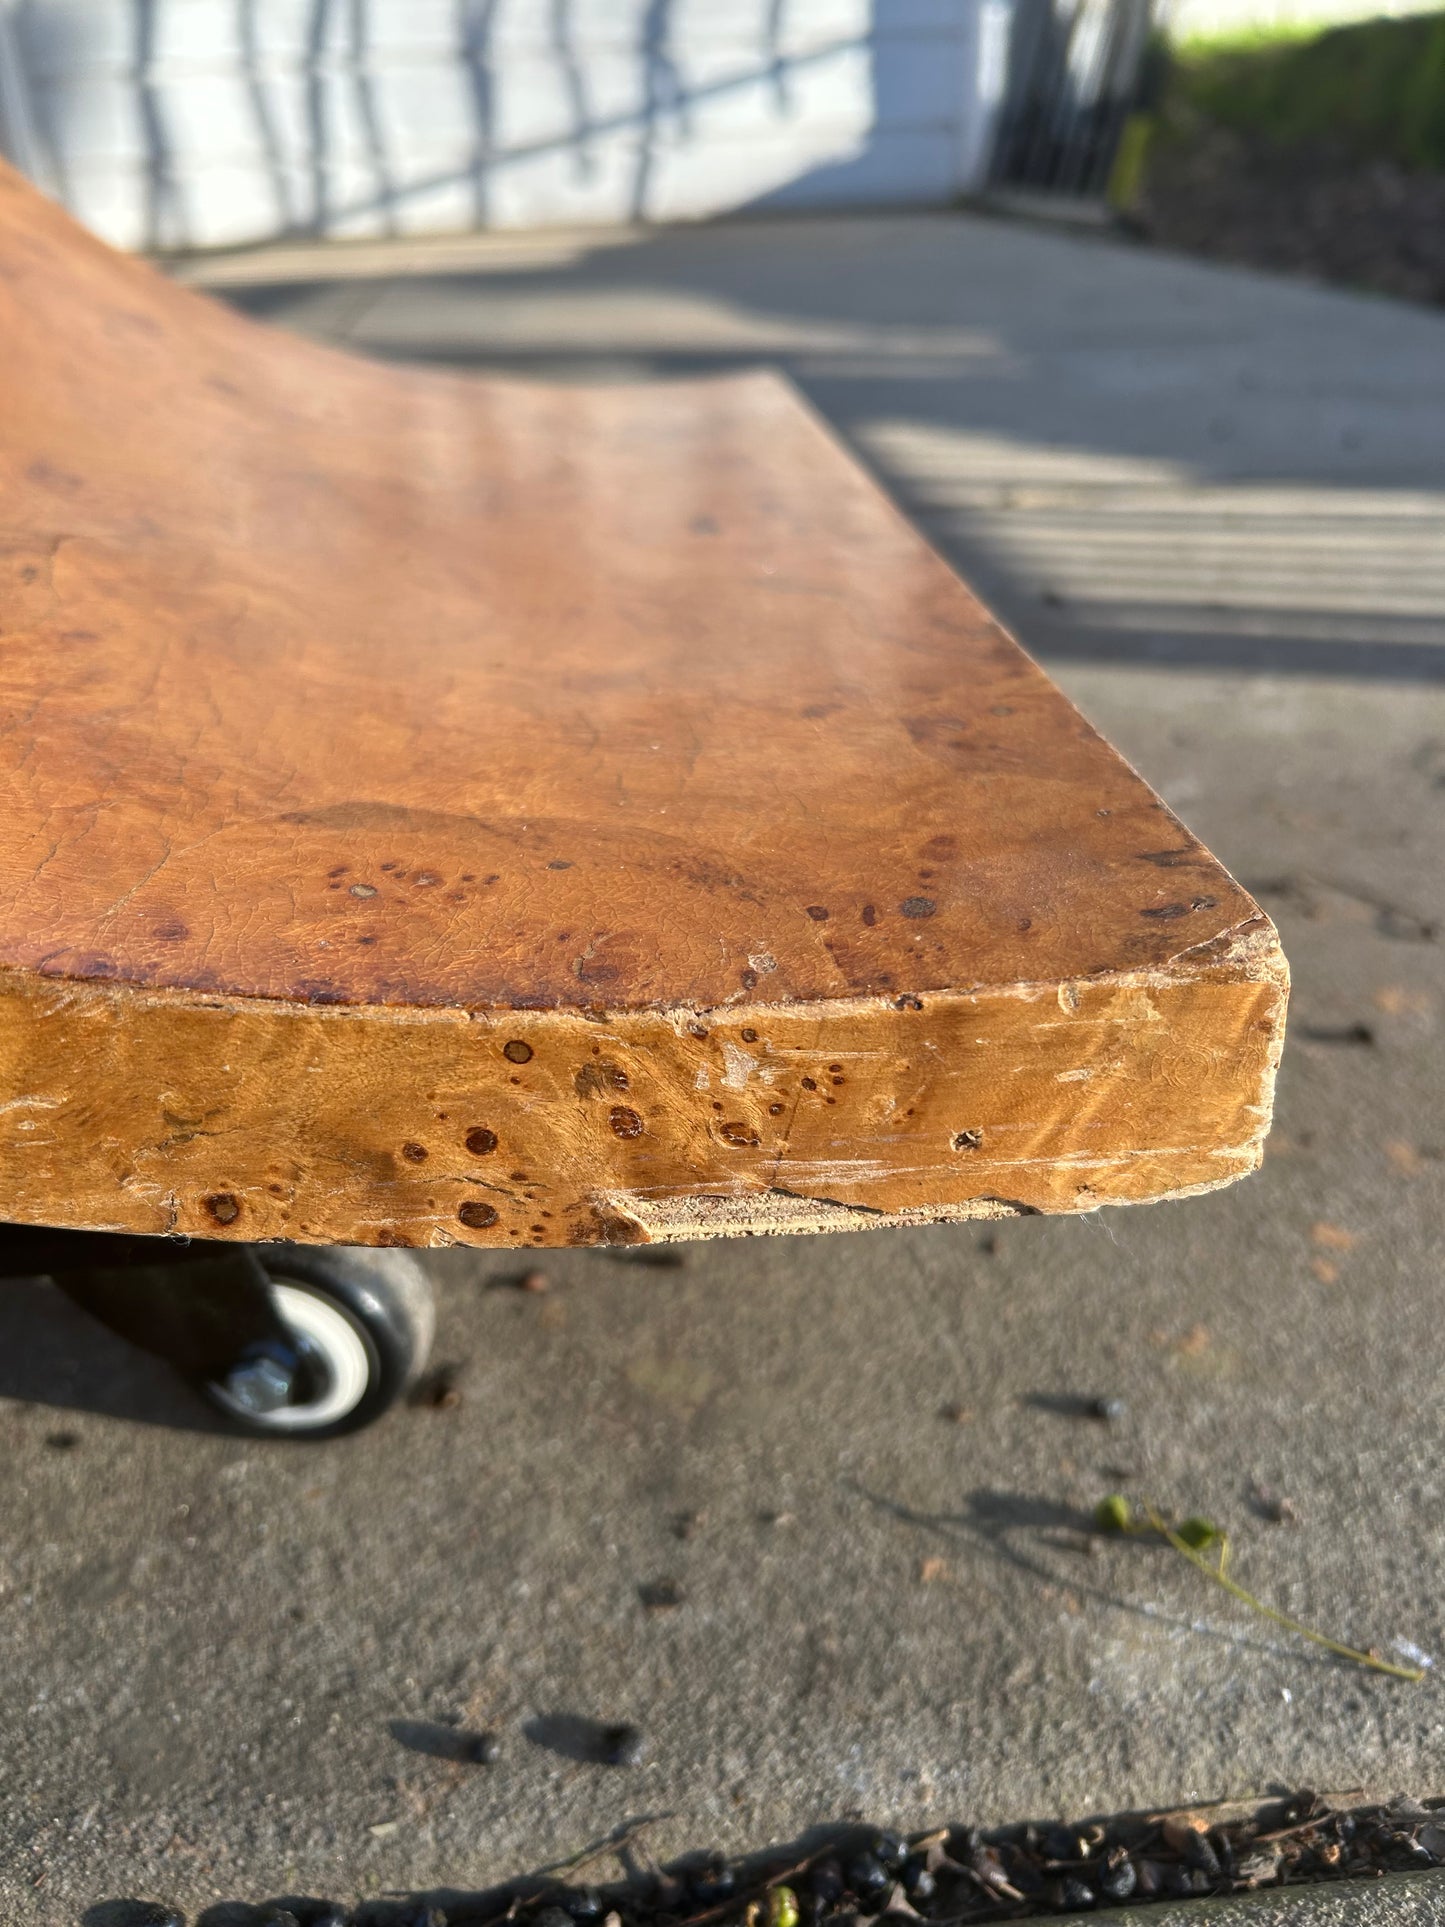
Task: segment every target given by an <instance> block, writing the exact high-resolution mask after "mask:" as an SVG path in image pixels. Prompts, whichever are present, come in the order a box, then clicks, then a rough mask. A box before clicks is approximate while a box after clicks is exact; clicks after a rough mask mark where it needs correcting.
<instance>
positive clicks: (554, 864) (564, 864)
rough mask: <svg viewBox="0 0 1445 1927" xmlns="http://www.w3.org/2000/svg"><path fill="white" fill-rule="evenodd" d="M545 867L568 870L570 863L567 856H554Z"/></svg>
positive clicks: (570, 866)
mask: <svg viewBox="0 0 1445 1927" xmlns="http://www.w3.org/2000/svg"><path fill="white" fill-rule="evenodd" d="M547 868H548V869H549V870H570V869H571V868H572V865H571V862H570V861H569V859H568V858H567V857H565V856H554V857H553V859H552V861H551V862H550V863H549V864H548V865H547Z"/></svg>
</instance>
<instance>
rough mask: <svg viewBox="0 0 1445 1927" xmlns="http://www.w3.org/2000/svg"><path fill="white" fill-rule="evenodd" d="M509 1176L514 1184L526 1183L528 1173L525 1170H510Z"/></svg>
mask: <svg viewBox="0 0 1445 1927" xmlns="http://www.w3.org/2000/svg"><path fill="white" fill-rule="evenodd" d="M507 1176H508V1178H509V1179H510V1180H511V1182H512V1183H513V1184H525V1183H526V1182H527V1174H526V1172H525V1171H509V1172H508V1173H507Z"/></svg>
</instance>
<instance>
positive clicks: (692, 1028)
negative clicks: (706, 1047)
mask: <svg viewBox="0 0 1445 1927" xmlns="http://www.w3.org/2000/svg"><path fill="white" fill-rule="evenodd" d="M687 1034H688V1036H689V1037H706V1036H707V1025H706V1024H689V1025H688V1027H687Z"/></svg>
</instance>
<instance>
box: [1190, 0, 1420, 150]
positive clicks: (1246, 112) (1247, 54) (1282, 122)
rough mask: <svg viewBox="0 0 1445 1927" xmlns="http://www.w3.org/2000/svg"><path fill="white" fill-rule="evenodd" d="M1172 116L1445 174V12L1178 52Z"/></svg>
mask: <svg viewBox="0 0 1445 1927" xmlns="http://www.w3.org/2000/svg"><path fill="white" fill-rule="evenodd" d="M1162 107H1163V118H1164V121H1165V123H1166V125H1167V126H1172V127H1173V128H1174V129H1175V130H1178V129H1180V128H1181V126H1183V125H1187V124H1188V123H1189V122H1190V121H1195V120H1197V119H1200V118H1202V119H1204V120H1206V121H1213V122H1215V123H1216V124H1218V125H1220V126H1224V127H1230V128H1234V129H1236V130H1237V131H1238V132H1240V133H1246V134H1255V135H1261V136H1263V137H1265V138H1266V139H1268V140H1270V141H1272V142H1273V143H1275V144H1276V145H1278V146H1280V147H1284V148H1288V147H1318V146H1321V145H1327V146H1330V147H1333V148H1336V149H1340V150H1343V151H1345V152H1347V153H1349V154H1352V155H1354V156H1355V157H1357V158H1358V159H1361V160H1391V161H1396V162H1398V163H1399V164H1400V165H1401V166H1404V167H1410V168H1426V169H1430V170H1434V171H1437V172H1445V13H1429V14H1417V15H1414V16H1412V17H1411V18H1408V19H1403V20H1385V19H1380V20H1365V21H1361V22H1359V23H1358V24H1354V25H1350V26H1342V27H1330V28H1326V29H1323V30H1321V29H1318V28H1315V29H1309V28H1304V29H1298V28H1285V29H1279V28H1275V29H1272V30H1270V31H1268V32H1259V31H1256V32H1253V33H1249V34H1242V35H1239V36H1231V37H1230V38H1229V39H1228V40H1210V41H1192V42H1186V43H1185V44H1184V45H1182V46H1176V47H1175V48H1174V49H1173V50H1172V58H1171V62H1170V72H1169V77H1168V80H1167V82H1166V84H1165V88H1164V99H1163V102H1162Z"/></svg>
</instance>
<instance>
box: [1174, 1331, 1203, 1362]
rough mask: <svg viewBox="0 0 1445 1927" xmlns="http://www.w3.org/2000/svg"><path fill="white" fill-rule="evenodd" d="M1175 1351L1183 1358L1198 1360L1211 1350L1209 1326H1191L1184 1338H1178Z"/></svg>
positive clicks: (1175, 1342)
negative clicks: (1202, 1354)
mask: <svg viewBox="0 0 1445 1927" xmlns="http://www.w3.org/2000/svg"><path fill="white" fill-rule="evenodd" d="M1174 1349H1175V1351H1176V1352H1178V1353H1179V1355H1180V1357H1181V1358H1198V1357H1199V1356H1200V1355H1201V1353H1203V1352H1207V1351H1208V1350H1209V1327H1208V1325H1191V1326H1190V1327H1189V1330H1188V1331H1187V1332H1185V1334H1184V1336H1183V1337H1182V1338H1176V1339H1175V1341H1174Z"/></svg>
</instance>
